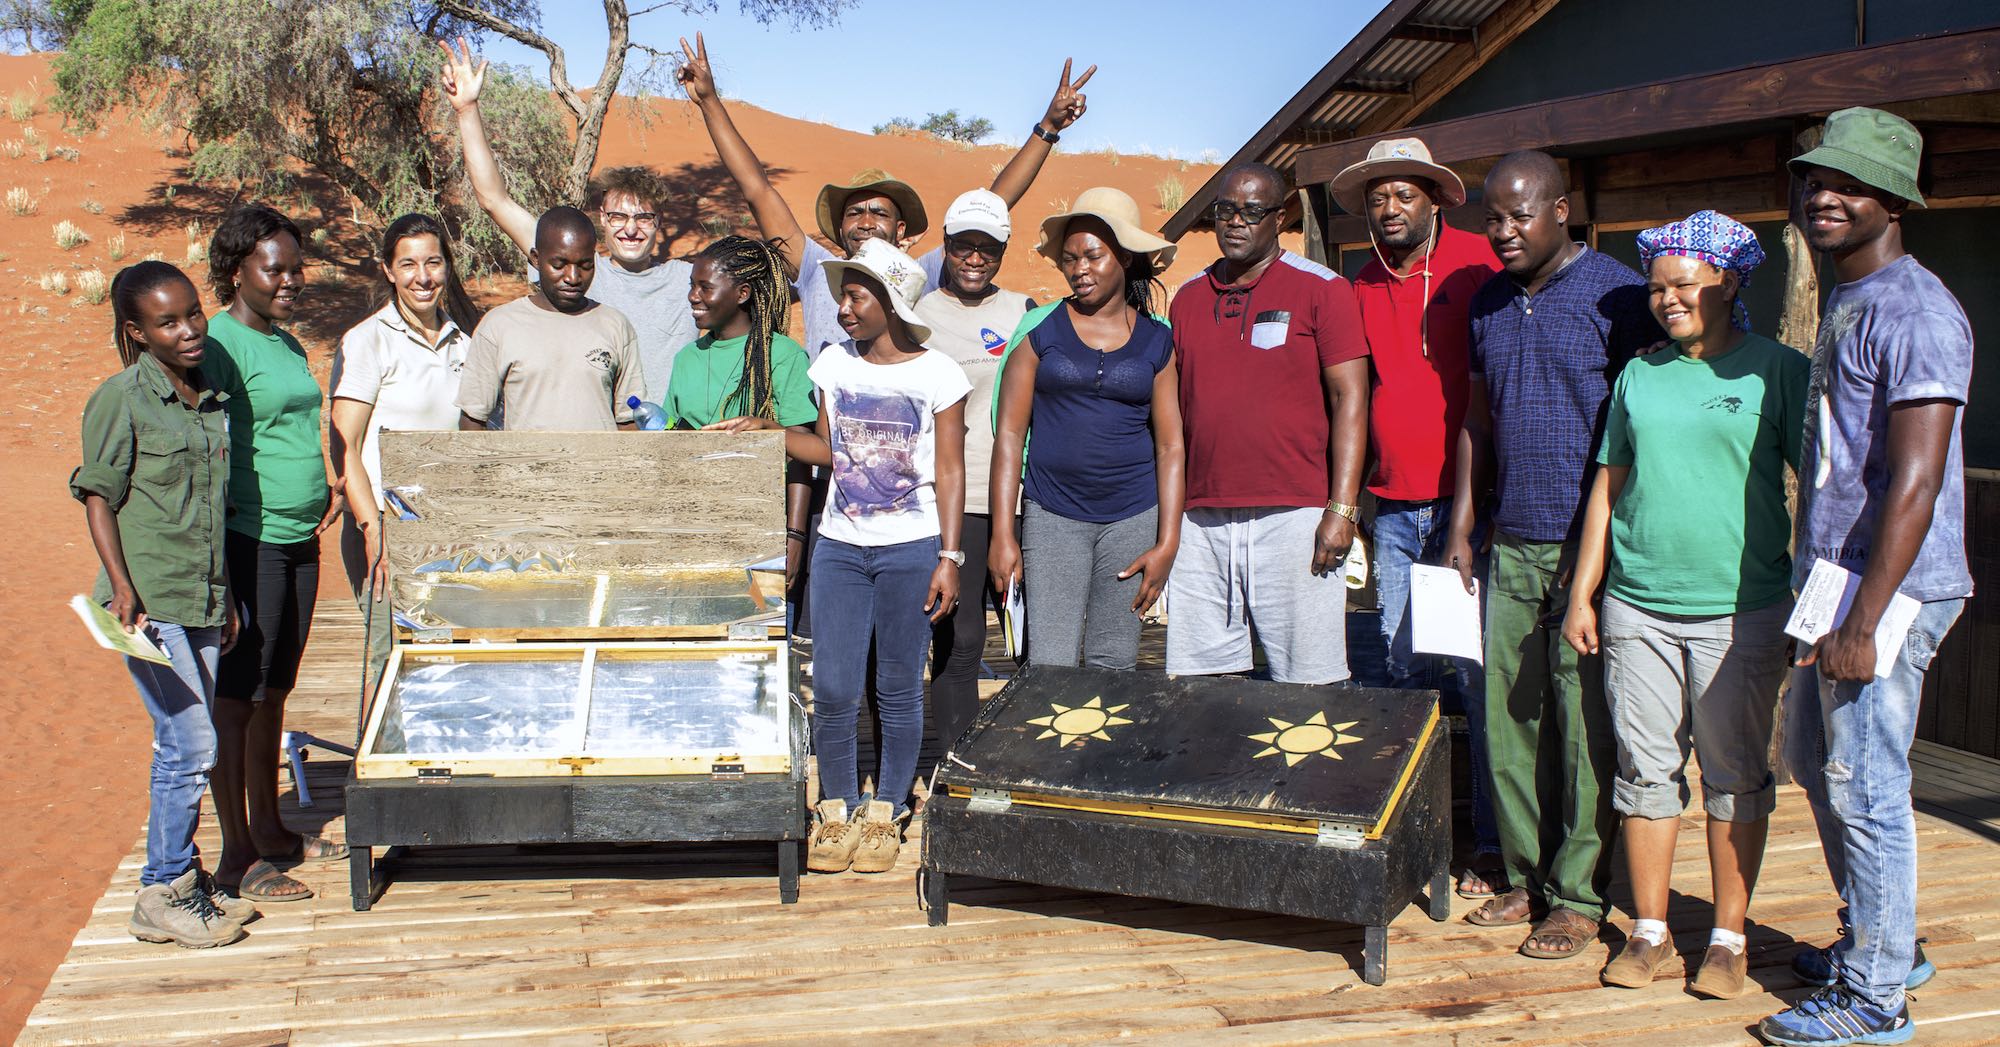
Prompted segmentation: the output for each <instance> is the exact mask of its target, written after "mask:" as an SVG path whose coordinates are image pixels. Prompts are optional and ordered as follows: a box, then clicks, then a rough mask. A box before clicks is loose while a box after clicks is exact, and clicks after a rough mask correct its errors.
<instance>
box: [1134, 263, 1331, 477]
mask: <svg viewBox="0 0 2000 1047" xmlns="http://www.w3.org/2000/svg"><path fill="white" fill-rule="evenodd" d="M1217 264H1220V263H1217ZM1168 313H1169V316H1170V318H1171V319H1172V321H1173V327H1174V351H1175V353H1176V354H1177V355H1178V357H1179V360H1180V378H1181V418H1182V422H1183V424H1184V425H1185V427H1186V439H1187V505H1188V508H1190V509H1204V508H1213V509H1243V508H1264V507H1286V508H1306V507H1317V506H1323V505H1325V504H1326V501H1327V488H1328V485H1329V475H1328V466H1327V458H1326V445H1327V437H1328V434H1329V432H1330V431H1331V428H1332V427H1331V425H1330V423H1329V421H1328V419H1327V413H1326V387H1325V385H1324V384H1323V383H1322V381H1321V378H1320V370H1321V368H1325V367H1330V366H1332V365H1334V364H1337V363H1342V362H1345V361H1348V360H1353V359H1357V358H1359V357H1363V356H1366V355H1368V343H1367V341H1366V340H1364V339H1363V337H1362V334H1361V317H1360V314H1359V312H1358V311H1357V310H1356V308H1355V305H1354V289H1353V287H1352V286H1351V285H1349V284H1348V282H1347V281H1346V280H1344V279H1342V278H1341V277H1340V276H1339V274H1337V273H1335V272H1334V271H1333V270H1331V269H1328V268H1327V267H1325V266H1323V265H1320V264H1318V263H1317V262H1312V261H1309V260H1307V259H1304V258H1301V257H1299V256H1298V255H1295V254H1293V253H1291V252H1290V251H1286V252H1285V253H1283V254H1282V255H1280V256H1278V258H1277V259H1275V260H1273V261H1272V262H1271V264H1270V266H1268V267H1267V268H1266V269H1265V270H1264V272H1263V273H1262V274H1261V275H1259V276H1258V277H1257V279H1255V280H1253V281H1251V282H1249V283H1246V284H1238V285H1236V286H1233V287H1232V286H1225V285H1224V284H1222V283H1221V282H1220V281H1218V280H1217V279H1216V278H1215V275H1214V271H1213V267H1211V268H1210V269H1209V270H1205V271H1203V272H1202V273H1201V275H1199V276H1196V277H1195V278H1194V279H1192V280H1189V281H1188V282H1187V283H1185V284H1183V285H1181V289H1180V292H1179V293H1178V294H1176V295H1175V296H1174V304H1173V307H1172V308H1171V309H1170V310H1169V311H1168Z"/></svg>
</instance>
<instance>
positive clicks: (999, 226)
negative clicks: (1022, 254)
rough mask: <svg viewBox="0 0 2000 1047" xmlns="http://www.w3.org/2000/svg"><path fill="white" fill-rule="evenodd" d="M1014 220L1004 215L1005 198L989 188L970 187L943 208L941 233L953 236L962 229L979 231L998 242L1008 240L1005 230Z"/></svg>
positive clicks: (1011, 225) (1005, 208)
mask: <svg viewBox="0 0 2000 1047" xmlns="http://www.w3.org/2000/svg"><path fill="white" fill-rule="evenodd" d="M1013 228H1014V226H1013V223H1012V221H1010V220H1009V219H1008V217H1007V201H1005V200H1002V199H1000V194H999V193H996V192H994V191H993V190H991V189H972V190H968V191H966V192H963V193H960V194H958V199H956V200H953V201H952V202H951V206H950V207H948V208H945V212H944V235H946V236H956V235H958V234H959V233H965V232H981V233H985V234H986V235H987V236H990V237H992V238H993V239H995V240H998V241H1000V242H1001V243H1003V244H1004V243H1006V242H1007V234H1008V233H1010V232H1012V231H1013Z"/></svg>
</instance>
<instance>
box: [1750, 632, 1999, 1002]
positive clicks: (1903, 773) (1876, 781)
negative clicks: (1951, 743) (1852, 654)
mask: <svg viewBox="0 0 2000 1047" xmlns="http://www.w3.org/2000/svg"><path fill="white" fill-rule="evenodd" d="M1964 604H1965V601H1964V600H1937V601H1934V602H1931V603H1927V604H1924V606H1923V610H1921V611H1919V612H1917V620H1916V623H1915V624H1913V625H1911V626H1910V633H1909V636H1908V637H1906V638H1905V639H1904V641H1903V649H1902V651H1901V652H1899V653H1898V654H1897V656H1896V664H1895V667H1894V668H1892V669H1890V670H1889V675H1887V676H1883V677H1878V678H1877V679H1874V680H1870V681H1868V682H1866V683H1855V682H1851V681H1849V682H1841V683H1834V682H1832V681H1824V680H1821V678H1820V675H1819V670H1818V669H1816V668H1813V667H1810V666H1808V667H1806V668H1803V669H1799V670H1796V671H1795V673H1794V674H1793V677H1792V687H1791V691H1790V692H1789V693H1788V694H1787V695H1786V697H1785V763H1786V764H1787V765H1788V766H1789V767H1790V768H1791V769H1792V774H1793V776H1794V777H1796V778H1797V779H1798V781H1799V784H1800V785H1802V786H1804V787H1805V791H1806V799H1807V800H1808V801H1809V802H1810V803H1811V804H1812V812H1813V821H1814V822H1815V823H1817V825H1818V826H1819V840H1820V847H1821V849H1823V850H1824V851H1825V852H1826V869H1827V872H1828V873H1829V874H1830V875H1831V876H1832V877H1833V887H1834V890H1835V891H1837V892H1839V894H1840V900H1841V901H1842V902H1844V903H1845V904H1846V908H1847V918H1848V919H1847V922H1848V926H1849V928H1850V931H1851V933H1850V934H1848V935H1847V936H1846V937H1844V938H1842V939H1841V940H1840V941H1839V942H1838V943H1836V944H1835V945H1834V947H1833V957H1834V962H1835V966H1836V967H1837V968H1838V969H1839V971H1840V975H1841V981H1842V982H1843V983H1844V984H1845V985H1846V987H1847V988H1848V989H1849V990H1850V991H1852V992H1853V993H1854V994H1856V995H1857V996H1860V997H1861V998H1863V999H1865V1000H1867V1001H1868V1002H1869V1003H1872V1004H1874V1005H1875V1006H1877V1007H1881V1008H1884V1009H1887V1010H1891V1011H1894V1010H1897V1009H1898V1008H1900V1007H1901V1006H1902V1002H1903V980H1904V979H1905V978H1907V977H1908V976H1909V973H1910V967H1911V966H1912V965H1913V964H1915V962H1916V940H1917V821H1916V816H1915V814H1914V813H1912V811H1911V809H1910V746H1911V744H1912V743H1913V742H1914V741H1915V740H1916V735H1917V708H1918V706H1919V705H1920V704H1921V702H1922V699H1923V691H1924V671H1925V670H1926V669H1928V668H1930V664H1931V658H1932V657H1933V656H1935V655H1936V654H1937V648H1938V644H1939V643H1940V642H1941V641H1943V640H1944V636H1945V633H1947V632H1950V631H1951V626H1952V623H1953V622H1956V621H1957V620H1958V614H1959V611H1960V610H1962V609H1963V607H1964Z"/></svg>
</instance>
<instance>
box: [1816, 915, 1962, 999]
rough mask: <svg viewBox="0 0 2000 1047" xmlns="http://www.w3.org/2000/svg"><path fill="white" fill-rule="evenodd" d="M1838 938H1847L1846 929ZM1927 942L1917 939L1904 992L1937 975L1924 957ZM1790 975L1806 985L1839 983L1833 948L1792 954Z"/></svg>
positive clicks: (1843, 928) (1933, 966)
mask: <svg viewBox="0 0 2000 1047" xmlns="http://www.w3.org/2000/svg"><path fill="white" fill-rule="evenodd" d="M1840 936H1841V937H1842V938H1845V937H1847V928H1845V927H1842V928H1841V929H1840ZM1927 941H1930V939H1929V938H1918V939H1917V953H1916V962H1915V963H1913V964H1911V965H1910V976H1909V977H1907V978H1905V979H1903V988H1904V989H1905V990H1909V989H1914V988H1917V987H1918V986H1920V985H1922V984H1924V983H1925V982H1927V981H1930V980H1931V979H1932V978H1933V977H1935V976H1936V975H1937V965H1936V964H1934V963H1932V962H1931V961H1930V960H1928V959H1926V958H1925V957H1924V943H1925V942H1927ZM1792 973H1793V974H1796V975H1798V976H1799V980H1800V981H1802V982H1804V983H1806V984H1807V985H1820V986H1826V985H1833V984H1835V983H1837V982H1839V981H1840V963H1839V961H1837V960H1835V959H1834V958H1833V946H1831V945H1829V946H1827V947H1825V948H1823V949H1800V950H1799V951H1798V952H1796V953H1793V954H1792Z"/></svg>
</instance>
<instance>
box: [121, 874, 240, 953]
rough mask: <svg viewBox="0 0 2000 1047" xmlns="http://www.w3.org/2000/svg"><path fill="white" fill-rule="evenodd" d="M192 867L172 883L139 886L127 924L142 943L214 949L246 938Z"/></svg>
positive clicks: (237, 924) (133, 935)
mask: <svg viewBox="0 0 2000 1047" xmlns="http://www.w3.org/2000/svg"><path fill="white" fill-rule="evenodd" d="M199 876H200V873H199V871H198V870H196V869H189V870H188V871H186V872H184V873H182V874H180V875H179V876H177V877H175V878H174V882H172V883H156V884H152V885H150V886H147V887H142V888H140V889H139V900H138V902H137V903H135V904H134V905H133V906H132V919H131V920H130V922H128V923H127V924H126V926H127V927H128V928H129V929H130V930H131V931H132V937H134V938H137V939H139V940H140V941H142V942H172V943H174V944H175V945H178V946H180V947H181V948H183V949H212V948H214V947H216V946H218V945H228V944H230V943H231V942H236V941H241V940H242V939H243V925H242V924H240V923H237V922H235V921H234V920H231V919H229V918H228V917H226V916H224V915H222V910H221V909H218V908H216V907H215V903H214V902H212V901H210V900H209V898H208V895H207V894H206V893H204V892H203V891H202V889H201V884H200V883H199V882H198V880H199Z"/></svg>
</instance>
